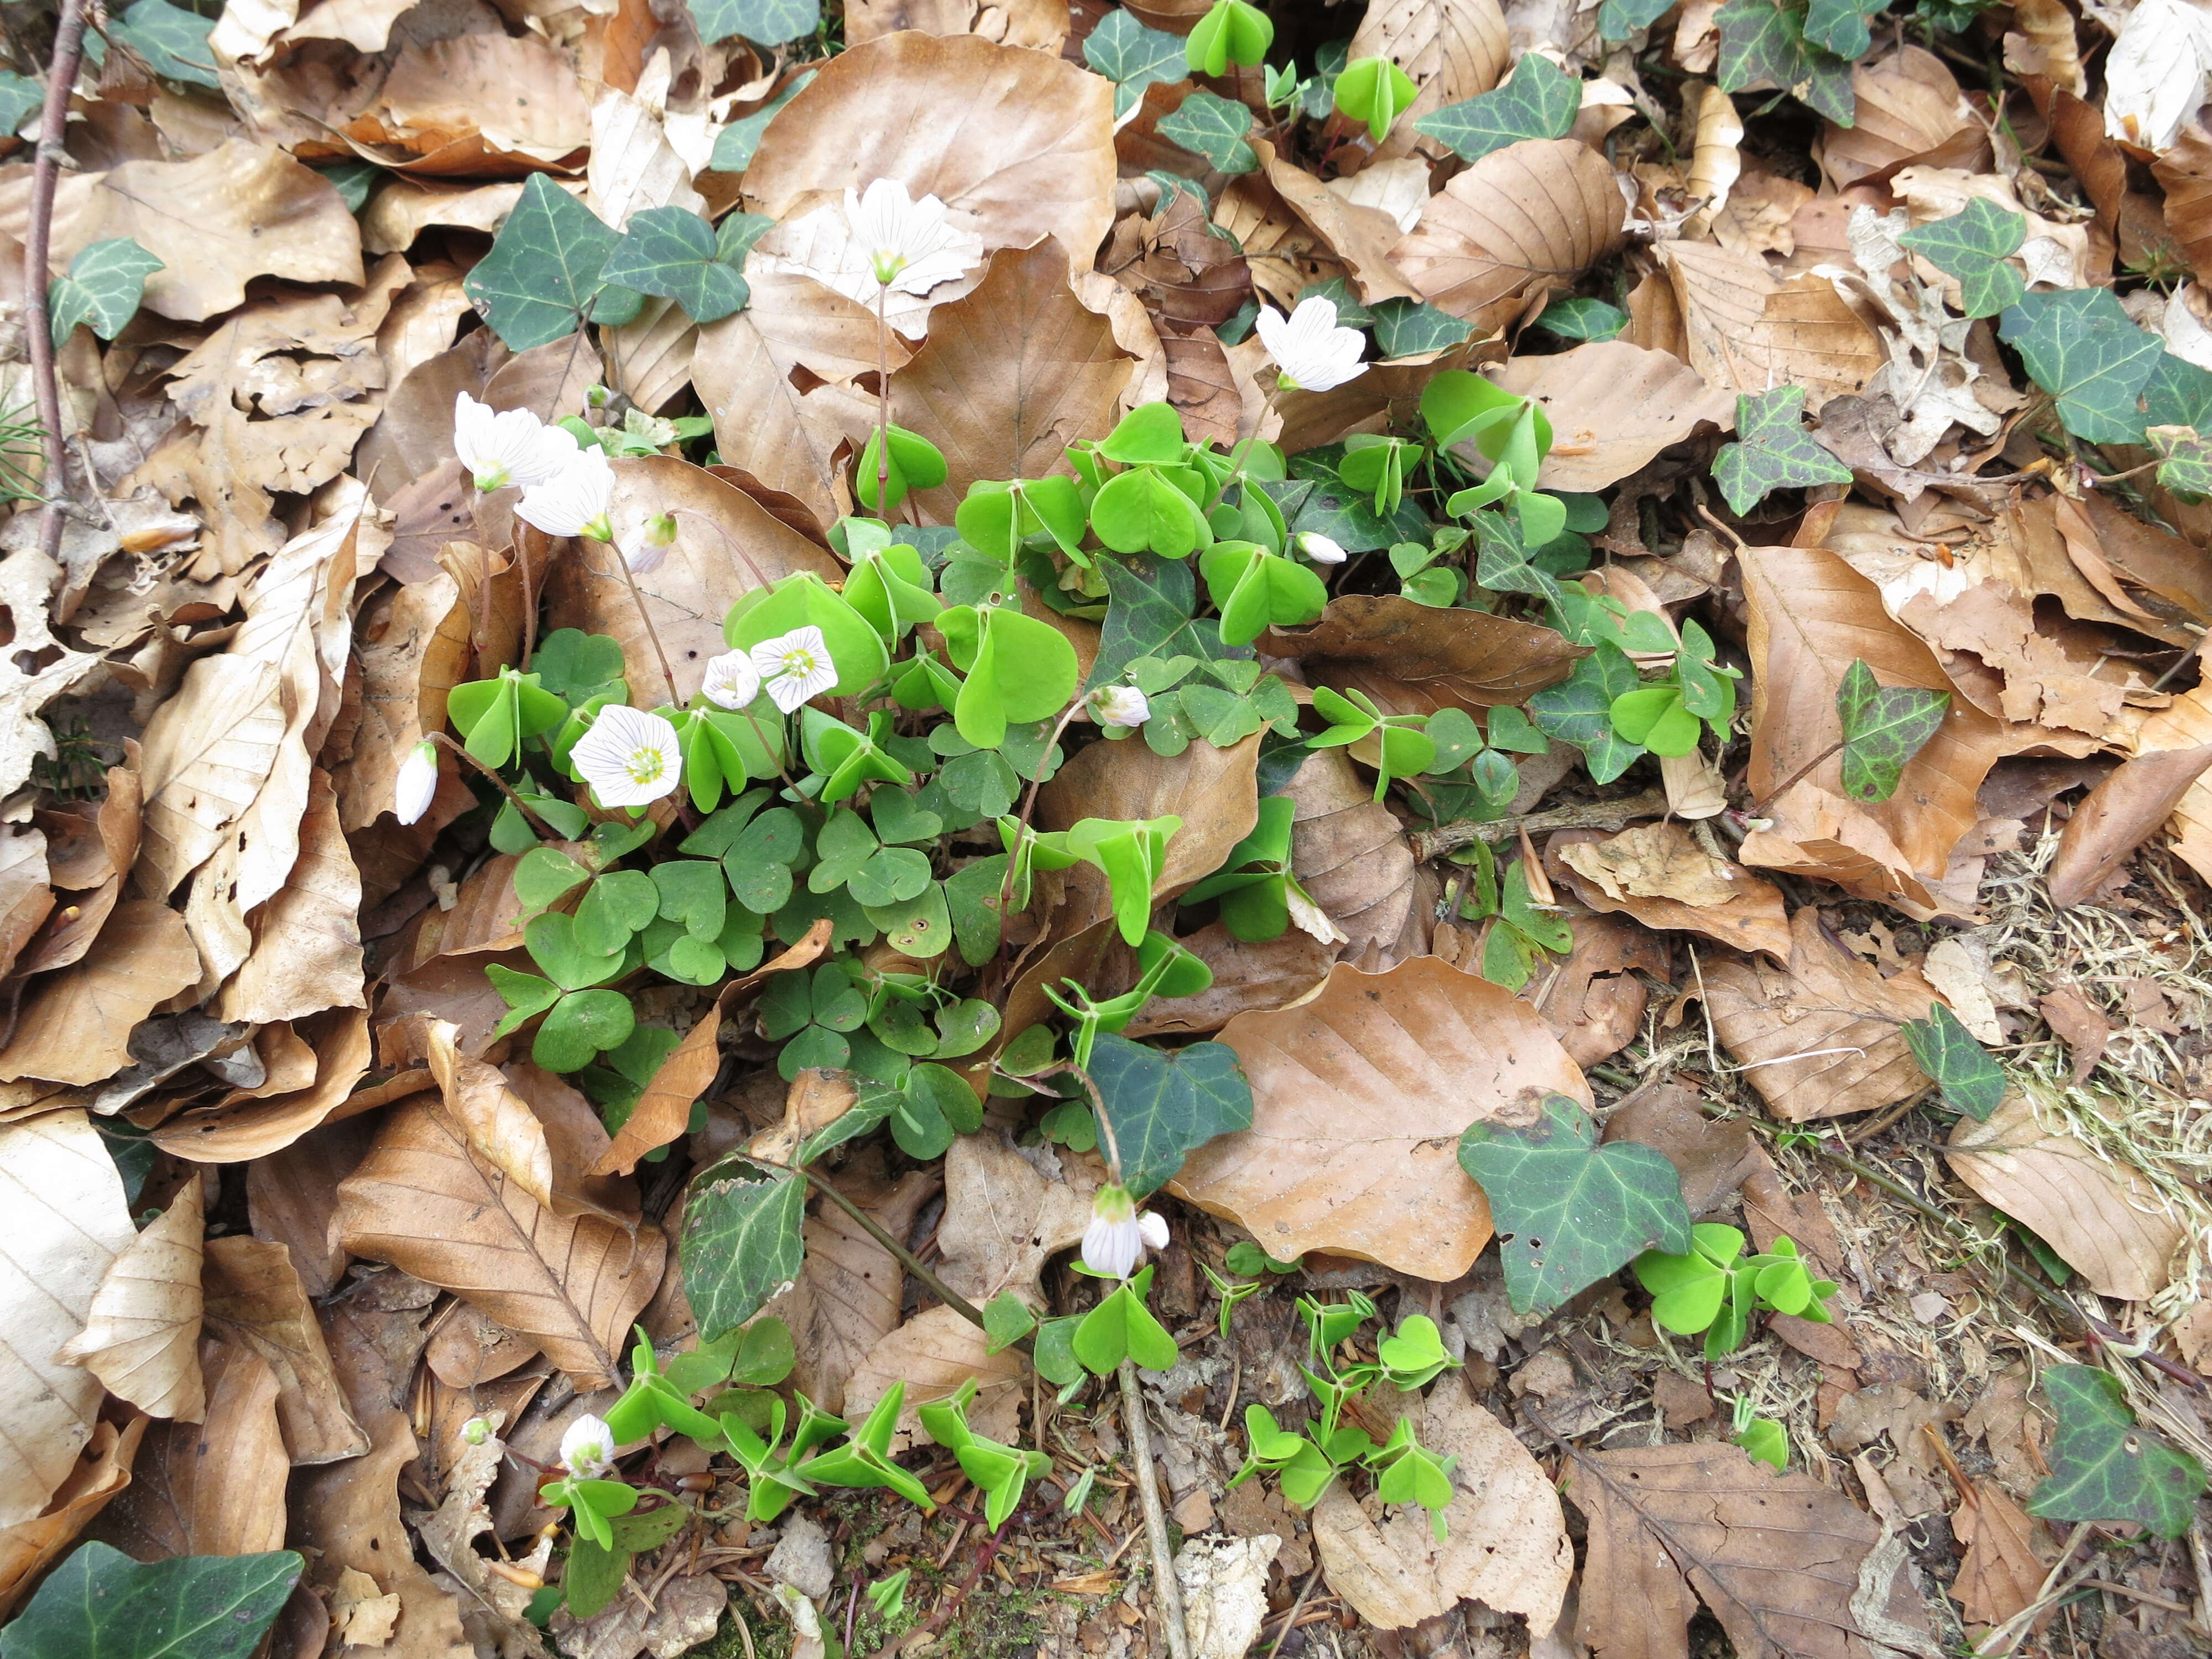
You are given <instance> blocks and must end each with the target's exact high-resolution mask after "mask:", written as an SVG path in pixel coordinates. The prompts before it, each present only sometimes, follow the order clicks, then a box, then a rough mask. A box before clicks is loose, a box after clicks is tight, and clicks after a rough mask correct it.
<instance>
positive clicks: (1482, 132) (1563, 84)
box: [1413, 52, 1583, 161]
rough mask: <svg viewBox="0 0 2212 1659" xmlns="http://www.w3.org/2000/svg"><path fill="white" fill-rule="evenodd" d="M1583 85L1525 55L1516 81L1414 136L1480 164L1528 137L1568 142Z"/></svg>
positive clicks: (1424, 125)
mask: <svg viewBox="0 0 2212 1659" xmlns="http://www.w3.org/2000/svg"><path fill="white" fill-rule="evenodd" d="M1582 102H1583V83H1582V81H1581V79H1580V77H1579V76H1572V75H1570V74H1568V73H1567V72H1566V70H1563V69H1561V68H1560V67H1559V65H1558V64H1555V63H1553V61H1552V60H1551V59H1550V58H1547V57H1545V56H1543V55H1542V54H1541V52H1523V53H1522V55H1521V61H1520V63H1518V64H1516V65H1515V66H1514V70H1513V76H1512V78H1511V79H1510V80H1509V81H1507V82H1506V83H1505V84H1504V86H1502V87H1498V88H1495V89H1493V90H1492V91H1489V92H1485V93H1478V94H1476V95H1475V96H1474V97H1472V98H1469V99H1468V100H1465V101H1464V102H1462V103H1457V104H1447V105H1445V106H1444V107H1443V108H1442V109H1439V110H1432V111H1431V112H1429V113H1428V114H1426V115H1424V116H1423V117H1421V118H1420V119H1419V120H1418V121H1416V122H1414V123H1413V131H1416V132H1418V133H1421V134H1423V135H1424V136H1425V137H1431V138H1435V139H1438V140H1440V141H1442V142H1443V143H1447V144H1449V145H1450V146H1451V148H1452V151H1453V153H1454V154H1455V155H1457V156H1459V158H1460V159H1461V160H1462V161H1480V160H1481V159H1482V158H1483V157H1484V156H1486V155H1489V154H1490V153H1491V151H1492V150H1495V149H1504V148H1505V147H1506V145H1508V144H1517V143H1520V142H1521V141H1522V139H1524V138H1564V137H1566V136H1567V133H1568V131H1569V130H1570V129H1571V128H1572V127H1573V125H1574V124H1575V112H1576V111H1577V110H1578V109H1580V108H1581V107H1582Z"/></svg>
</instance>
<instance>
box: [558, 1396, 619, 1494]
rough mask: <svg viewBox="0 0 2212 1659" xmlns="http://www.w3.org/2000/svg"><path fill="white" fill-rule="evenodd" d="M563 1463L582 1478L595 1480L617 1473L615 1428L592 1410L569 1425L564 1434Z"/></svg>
mask: <svg viewBox="0 0 2212 1659" xmlns="http://www.w3.org/2000/svg"><path fill="white" fill-rule="evenodd" d="M561 1462H562V1466H563V1467H564V1468H567V1470H568V1473H569V1474H572V1475H574V1476H575V1477H576V1479H578V1480H599V1479H600V1478H602V1477H603V1476H605V1475H609V1474H613V1473H614V1467H615V1431H613V1430H612V1429H611V1428H609V1427H608V1426H607V1424H606V1419H605V1418H602V1417H593V1416H592V1414H591V1413H589V1412H586V1413H584V1415H583V1416H581V1417H580V1418H578V1419H576V1420H575V1421H574V1422H573V1423H571V1424H569V1425H568V1428H567V1429H566V1430H565V1431H563V1432H562V1436H561Z"/></svg>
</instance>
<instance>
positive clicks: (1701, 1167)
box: [1604, 1083, 1764, 1218]
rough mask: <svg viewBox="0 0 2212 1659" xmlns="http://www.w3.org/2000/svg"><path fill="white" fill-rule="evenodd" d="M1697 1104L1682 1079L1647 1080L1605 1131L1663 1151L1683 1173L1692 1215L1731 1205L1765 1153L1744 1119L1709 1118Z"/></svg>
mask: <svg viewBox="0 0 2212 1659" xmlns="http://www.w3.org/2000/svg"><path fill="white" fill-rule="evenodd" d="M1604 1139H1606V1140H1607V1141H1614V1140H1633V1141H1638V1142H1640V1143H1642V1144H1643V1145H1644V1146H1651V1147H1656V1149H1657V1150H1658V1151H1660V1152H1664V1153H1665V1154H1666V1155H1667V1161H1668V1163H1670V1164H1673V1165H1674V1170H1675V1173H1676V1174H1678V1175H1680V1176H1681V1178H1682V1203H1683V1205H1684V1206H1685V1207H1686V1208H1687V1209H1688V1211H1689V1212H1690V1214H1691V1215H1692V1217H1693V1218H1695V1217H1699V1216H1708V1215H1711V1214H1713V1213H1714V1212H1717V1211H1718V1210H1721V1209H1723V1207H1727V1206H1731V1204H1732V1201H1733V1200H1734V1199H1735V1194H1736V1189H1737V1188H1740V1187H1741V1186H1742V1185H1743V1183H1744V1182H1745V1180H1746V1178H1747V1177H1748V1176H1750V1175H1751V1174H1752V1172H1753V1170H1756V1169H1758V1168H1759V1161H1760V1159H1761V1158H1762V1157H1763V1156H1764V1155H1763V1154H1762V1153H1761V1152H1759V1150H1758V1148H1757V1147H1756V1146H1755V1145H1754V1144H1753V1140H1752V1138H1751V1130H1750V1128H1749V1127H1748V1126H1747V1124H1746V1123H1745V1122H1744V1121H1743V1120H1741V1118H1737V1119H1728V1118H1716V1119H1711V1120H1708V1119H1707V1118H1706V1117H1705V1114H1704V1113H1703V1112H1701V1111H1699V1109H1698V1096H1697V1094H1696V1093H1695V1092H1694V1091H1692V1090H1689V1089H1686V1088H1684V1087H1682V1086H1681V1085H1679V1084H1674V1083H1656V1084H1647V1085H1644V1087H1643V1088H1641V1089H1638V1091H1636V1092H1635V1093H1634V1094H1632V1095H1631V1096H1629V1097H1628V1098H1627V1099H1626V1100H1624V1101H1622V1102H1621V1103H1620V1104H1619V1105H1618V1106H1616V1107H1615V1108H1613V1111H1612V1113H1611V1115H1608V1116H1607V1119H1606V1121H1605V1134H1604Z"/></svg>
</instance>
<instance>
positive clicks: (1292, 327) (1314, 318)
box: [1259, 294, 1367, 392]
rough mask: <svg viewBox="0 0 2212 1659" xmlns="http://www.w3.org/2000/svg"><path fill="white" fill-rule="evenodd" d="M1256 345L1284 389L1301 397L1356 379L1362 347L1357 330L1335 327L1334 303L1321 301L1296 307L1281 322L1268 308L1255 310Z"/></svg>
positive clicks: (1316, 297) (1362, 368)
mask: <svg viewBox="0 0 2212 1659" xmlns="http://www.w3.org/2000/svg"><path fill="white" fill-rule="evenodd" d="M1259 329H1260V339H1261V343H1262V344H1264V345H1265V346H1266V347H1267V355H1268V356H1270V357H1273V359H1274V360H1275V367H1276V368H1279V369H1280V370H1281V371H1282V378H1283V384H1284V385H1285V386H1296V387H1297V388H1298V389H1299V390H1300V391H1301V392H1327V391H1328V390H1329V389H1330V388H1331V387H1332V386H1342V385H1343V384H1344V383H1345V382H1346V380H1357V379H1358V378H1359V376H1360V375H1361V374H1364V373H1365V372H1366V368H1367V365H1366V364H1364V363H1363V362H1360V361H1359V354H1360V353H1361V352H1362V351H1364V350H1365V349H1366V348H1367V342H1366V339H1365V338H1364V337H1363V336H1362V335H1361V333H1360V332H1359V331H1358V329H1356V328H1339V327H1338V326H1337V325H1336V302H1335V301H1334V300H1330V299H1328V298H1325V297H1324V296H1322V295H1319V294H1316V295H1313V296H1312V297H1311V298H1310V299H1304V300H1301V301H1298V308H1297V310H1296V311H1293V312H1292V313H1291V314H1290V319H1289V320H1288V321H1285V319H1284V317H1283V313H1281V312H1279V311H1278V310H1276V309H1275V308H1274V307H1273V306H1261V307H1260V317H1259Z"/></svg>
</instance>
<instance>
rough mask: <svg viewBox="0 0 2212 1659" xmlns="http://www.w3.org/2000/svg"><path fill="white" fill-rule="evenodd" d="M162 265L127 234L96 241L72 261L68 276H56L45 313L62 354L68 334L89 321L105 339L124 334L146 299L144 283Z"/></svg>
mask: <svg viewBox="0 0 2212 1659" xmlns="http://www.w3.org/2000/svg"><path fill="white" fill-rule="evenodd" d="M161 268H162V262H161V260H159V259H157V258H155V257H154V256H153V255H152V254H150V253H149V252H146V250H145V249H144V248H143V247H140V246H138V244H137V243H136V242H134V241H132V240H131V239H130V238H129V237H128V236H117V237H113V238H111V239H110V240H106V241H104V242H94V243H92V244H91V245H89V246H87V247H86V248H85V249H84V250H83V251H82V252H80V253H79V254H78V255H77V256H76V258H74V259H72V260H70V268H69V275H68V276H57V277H56V278H55V279H54V283H53V286H52V288H51V289H48V290H47V293H46V313H47V316H48V319H50V321H51V322H52V328H53V338H54V349H56V350H59V349H61V344H62V342H63V341H64V340H66V339H68V338H69V337H70V330H71V329H74V328H75V327H76V325H78V324H79V323H90V324H91V325H92V331H93V332H94V334H97V335H98V336H100V338H101V339H103V340H112V339H113V338H114V337H116V336H117V335H118V334H119V333H120V332H122V330H123V325H124V324H125V323H127V322H129V321H130V320H131V318H132V317H134V316H136V315H137V312H138V302H139V301H140V300H142V299H143V298H144V297H145V294H146V279H147V277H149V276H152V275H153V274H154V273H155V271H157V270H161Z"/></svg>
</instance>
